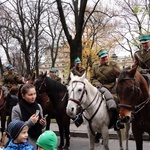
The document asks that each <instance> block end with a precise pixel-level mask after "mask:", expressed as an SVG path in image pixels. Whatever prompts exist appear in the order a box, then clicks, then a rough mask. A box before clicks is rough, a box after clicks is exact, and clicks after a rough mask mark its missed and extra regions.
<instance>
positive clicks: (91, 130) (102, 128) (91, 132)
mask: <svg viewBox="0 0 150 150" xmlns="http://www.w3.org/2000/svg"><path fill="white" fill-rule="evenodd" d="M70 77H71V80H70V82H69V85H68V94H69V99H68V104H67V109H66V111H67V114H68V115H69V116H70V117H75V116H76V115H77V114H78V107H79V106H81V107H82V112H83V118H84V120H85V122H86V125H87V131H88V137H89V143H90V144H89V149H90V150H94V137H95V132H99V133H101V134H102V137H103V146H104V150H108V149H109V147H108V139H109V130H108V128H109V123H110V119H111V118H110V116H111V115H109V113H108V110H107V106H106V100H105V97H104V95H103V94H102V93H101V92H100V91H99V90H98V89H97V88H96V87H94V86H93V85H92V84H91V83H90V82H89V81H88V80H87V79H86V78H85V73H84V74H83V75H82V76H81V77H79V76H74V75H73V74H72V73H71V74H70ZM117 132H118V136H119V142H120V150H123V147H122V141H121V136H120V135H121V134H120V130H118V131H117Z"/></svg>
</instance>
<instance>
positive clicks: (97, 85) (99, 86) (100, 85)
mask: <svg viewBox="0 0 150 150" xmlns="http://www.w3.org/2000/svg"><path fill="white" fill-rule="evenodd" d="M102 86H103V85H102V84H101V83H99V84H96V85H95V87H96V88H98V89H101V87H102Z"/></svg>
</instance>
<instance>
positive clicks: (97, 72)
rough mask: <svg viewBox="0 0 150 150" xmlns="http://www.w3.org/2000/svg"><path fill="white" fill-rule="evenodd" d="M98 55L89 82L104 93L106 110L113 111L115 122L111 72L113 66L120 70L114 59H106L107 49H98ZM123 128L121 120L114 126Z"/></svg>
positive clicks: (114, 79)
mask: <svg viewBox="0 0 150 150" xmlns="http://www.w3.org/2000/svg"><path fill="white" fill-rule="evenodd" d="M97 55H98V57H99V62H100V63H99V64H96V65H95V66H94V67H93V69H92V75H91V78H90V80H91V83H92V84H93V85H94V86H95V87H97V88H98V89H99V91H100V92H101V93H103V94H104V96H105V98H106V104H107V108H108V111H110V112H113V114H114V116H113V120H114V121H115V124H116V122H117V119H118V113H117V105H116V102H115V100H114V97H113V96H112V94H111V91H112V89H113V88H114V86H115V82H116V76H115V74H114V72H113V68H114V67H116V68H118V69H119V70H120V68H119V66H118V64H117V63H116V62H115V61H108V51H107V50H100V51H99V52H98V54H97ZM120 128H123V126H122V125H121V122H118V124H117V125H115V126H114V129H115V130H117V129H120ZM99 137H100V135H99V134H97V135H96V138H95V142H99Z"/></svg>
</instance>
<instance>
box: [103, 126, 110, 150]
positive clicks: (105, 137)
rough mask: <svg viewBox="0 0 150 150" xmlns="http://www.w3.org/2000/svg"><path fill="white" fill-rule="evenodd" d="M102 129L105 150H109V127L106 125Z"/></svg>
mask: <svg viewBox="0 0 150 150" xmlns="http://www.w3.org/2000/svg"><path fill="white" fill-rule="evenodd" d="M101 130H102V137H103V146H104V150H109V148H108V139H109V134H108V127H107V126H106V125H104V126H103V127H102V129H101Z"/></svg>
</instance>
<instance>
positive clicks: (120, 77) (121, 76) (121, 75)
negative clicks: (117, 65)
mask: <svg viewBox="0 0 150 150" xmlns="http://www.w3.org/2000/svg"><path fill="white" fill-rule="evenodd" d="M129 69H131V68H130V67H126V68H124V69H123V70H122V71H121V72H120V76H119V77H118V82H120V81H121V80H123V79H124V78H125V76H126V73H127V71H128V70H129Z"/></svg>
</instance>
